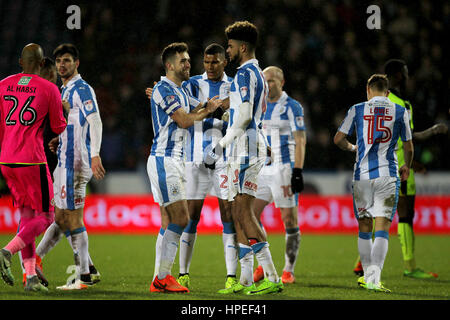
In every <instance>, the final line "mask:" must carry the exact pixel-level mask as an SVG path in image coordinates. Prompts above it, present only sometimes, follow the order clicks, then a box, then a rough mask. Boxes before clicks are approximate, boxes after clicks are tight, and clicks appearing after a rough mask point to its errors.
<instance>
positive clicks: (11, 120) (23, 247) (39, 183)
mask: <svg viewBox="0 0 450 320" xmlns="http://www.w3.org/2000/svg"><path fill="white" fill-rule="evenodd" d="M43 61H44V55H43V51H42V48H41V47H40V46H39V45H37V44H33V43H32V44H28V45H26V46H25V47H24V48H23V50H22V54H21V57H20V60H19V63H20V65H21V67H22V68H23V72H22V73H18V74H15V75H11V76H9V77H7V78H5V79H3V80H2V81H0V141H1V147H0V167H1V171H2V174H3V176H4V177H5V180H6V183H7V185H8V187H9V189H10V191H11V195H12V198H13V202H14V206H15V207H16V208H19V210H20V221H21V223H20V229H19V232H18V233H17V235H16V236H15V237H14V238H13V239H12V240H11V241H10V242H9V243H8V244H7V245H6V246H5V247H4V248H3V249H1V250H0V273H1V275H2V278H3V280H4V281H5V282H6V283H7V284H9V285H14V276H13V275H12V272H11V258H12V256H13V255H14V254H16V253H17V252H19V251H21V253H22V259H23V263H24V266H25V269H26V273H27V283H26V285H25V290H26V291H47V290H48V289H47V288H46V287H44V286H43V285H42V284H41V283H40V282H39V279H38V277H37V275H36V272H35V264H36V255H35V249H36V245H35V239H36V237H37V236H39V235H40V234H41V233H42V232H43V231H45V229H46V228H47V227H48V226H49V225H50V224H51V223H52V222H53V220H54V211H55V210H54V206H53V185H52V178H51V175H50V172H49V169H48V165H47V159H46V156H45V152H44V146H43V132H44V127H45V123H46V121H49V123H50V127H51V129H52V131H53V132H54V133H56V134H60V133H61V132H63V131H64V129H65V128H66V125H67V123H66V120H65V118H64V115H63V108H62V102H61V96H60V93H59V90H58V88H57V87H56V85H55V84H53V83H51V82H49V81H47V80H45V79H43V78H41V77H40V76H39V73H40V68H41V66H42V65H43Z"/></svg>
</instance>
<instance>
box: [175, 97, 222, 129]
mask: <svg viewBox="0 0 450 320" xmlns="http://www.w3.org/2000/svg"><path fill="white" fill-rule="evenodd" d="M221 104H222V100H219V99H217V97H214V98H212V99H209V100H208V102H207V103H206V104H200V105H199V106H197V107H196V108H195V109H194V110H196V109H197V108H198V109H197V110H196V112H190V113H187V112H186V111H184V109H183V108H178V109H177V110H176V111H175V112H174V113H173V114H172V116H171V118H172V120H173V121H175V122H176V123H177V125H178V126H179V127H180V128H183V129H186V128H189V127H191V126H193V125H194V122H195V121H202V120H203V119H205V118H206V117H207V116H208V115H209V114H210V113H212V112H214V111H215V110H216V109H217V108H218V107H220V106H221Z"/></svg>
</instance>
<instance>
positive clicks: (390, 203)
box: [0, 21, 414, 295]
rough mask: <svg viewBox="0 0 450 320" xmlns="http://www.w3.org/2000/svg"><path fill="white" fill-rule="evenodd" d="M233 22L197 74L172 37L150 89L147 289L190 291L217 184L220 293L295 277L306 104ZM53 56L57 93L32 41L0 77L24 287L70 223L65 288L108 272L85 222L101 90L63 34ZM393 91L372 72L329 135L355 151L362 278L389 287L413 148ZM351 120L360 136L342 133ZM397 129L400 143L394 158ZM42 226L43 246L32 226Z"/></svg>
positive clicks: (244, 24)
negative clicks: (273, 232)
mask: <svg viewBox="0 0 450 320" xmlns="http://www.w3.org/2000/svg"><path fill="white" fill-rule="evenodd" d="M225 35H226V37H227V48H226V49H225V48H224V47H222V46H221V45H219V44H217V43H212V44H210V45H208V46H207V47H206V48H205V50H204V53H203V66H204V73H202V74H200V75H195V76H192V77H191V75H190V69H191V64H190V56H189V48H188V46H187V44H185V43H183V42H176V43H172V44H169V45H168V46H167V47H165V48H164V50H163V51H162V54H161V59H162V64H163V66H164V69H165V75H164V76H162V77H161V79H160V81H159V82H157V83H155V85H154V86H153V88H147V90H146V94H147V96H148V98H149V99H150V101H151V103H150V104H151V106H150V108H151V110H150V111H151V112H150V116H151V121H152V126H153V132H154V138H153V142H152V145H151V149H150V155H149V157H148V161H147V172H148V178H149V180H150V183H151V191H152V194H153V197H154V200H155V201H156V202H157V203H158V204H159V205H160V211H161V228H160V231H159V233H158V236H157V241H156V248H155V257H156V258H155V266H154V275H153V280H152V282H151V284H150V292H154V293H160V292H162V293H171V292H178V293H187V292H189V288H190V286H191V280H192V281H195V279H191V278H190V275H189V268H190V264H191V260H192V255H193V251H194V245H195V241H196V238H197V225H198V223H199V220H200V218H201V211H202V207H203V201H204V199H205V198H206V196H207V195H212V196H214V197H217V199H218V202H219V208H220V215H221V220H222V224H223V232H222V240H223V248H224V258H225V266H226V275H225V283H224V287H223V288H218V291H217V292H218V293H220V294H224V295H226V294H246V295H262V294H270V293H278V292H281V291H282V290H283V289H284V288H285V286H287V285H289V284H291V283H294V282H295V275H294V269H295V265H296V262H297V256H298V252H299V248H300V242H301V235H300V230H299V226H298V221H297V213H298V208H297V205H298V195H299V193H300V192H302V191H303V189H304V182H303V166H304V160H305V150H306V126H305V120H304V113H303V107H302V106H301V104H300V103H299V102H298V101H296V100H295V99H293V98H291V97H290V96H289V95H288V94H287V93H286V92H285V91H283V86H284V73H283V70H282V69H281V68H279V67H277V66H268V67H266V68H264V69H263V70H262V69H261V68H260V66H259V63H258V60H257V59H256V56H255V51H256V47H257V39H258V29H257V28H256V26H255V25H253V24H252V23H250V22H248V21H238V22H235V23H233V24H231V25H229V26H228V27H227V28H226V29H225ZM53 55H54V58H55V61H56V71H57V73H58V74H59V75H60V77H61V79H62V82H63V86H62V92H61V93H60V92H59V90H58V88H57V87H56V86H55V85H54V84H53V83H51V82H56V76H54V77H52V79H54V80H51V79H50V77H47V79H48V80H45V79H43V77H44V74H46V73H44V69H43V61H44V59H43V58H44V57H43V53H42V49H41V48H40V47H39V46H38V45H35V44H30V45H28V46H26V47H25V48H24V50H23V52H22V56H21V60H20V61H21V66H22V68H23V73H20V74H17V75H13V76H10V77H8V78H6V79H4V80H2V81H1V82H0V112H1V119H2V121H1V124H0V141H1V150H0V152H1V155H0V165H1V169H2V174H3V175H4V177H5V179H6V181H7V184H8V187H9V189H10V191H11V194H12V197H13V200H14V205H15V206H16V207H18V208H20V212H21V220H20V226H19V230H18V233H17V235H16V236H15V237H14V238H13V239H12V240H11V242H10V243H8V244H7V245H6V246H5V247H4V248H3V249H1V250H0V272H1V275H2V278H3V279H4V281H5V282H6V283H7V284H9V285H13V284H14V277H13V275H12V273H11V257H12V255H14V254H15V253H20V256H21V264H22V266H23V273H24V280H23V283H24V286H25V290H27V291H46V290H48V289H47V285H48V281H47V280H46V279H45V276H44V273H43V271H42V259H43V258H44V256H45V255H46V254H47V253H48V252H49V251H50V250H51V249H52V248H53V247H54V246H55V245H56V244H57V243H58V242H59V241H60V239H61V238H62V235H63V234H64V235H65V236H66V238H67V239H68V241H69V243H70V245H71V247H72V249H73V253H74V259H75V263H76V265H77V267H78V277H77V278H76V279H75V280H74V281H72V282H70V283H66V284H65V285H62V286H60V287H57V288H58V289H61V290H80V289H86V288H89V287H90V286H92V285H94V284H95V283H97V282H98V281H100V273H99V271H98V270H97V269H96V268H95V266H94V263H93V261H92V259H91V257H90V255H89V248H88V247H89V246H88V236H87V232H86V228H85V226H84V223H83V207H84V199H85V196H86V185H87V183H88V182H89V181H90V179H91V178H92V176H94V177H95V178H96V179H102V178H103V177H104V175H105V169H104V168H103V166H102V163H101V158H100V156H99V153H100V147H101V136H102V122H101V118H100V112H99V107H98V105H97V101H96V97H95V92H94V90H93V89H92V88H91V87H90V86H89V85H88V84H87V83H86V82H85V81H84V80H83V79H82V78H81V76H80V74H78V71H77V68H78V66H79V59H78V57H79V53H78V50H77V49H76V48H75V46H73V45H70V44H63V45H61V46H59V47H57V48H56V49H55V51H54V52H53ZM228 62H233V63H236V64H237V65H238V66H239V67H238V68H237V71H236V75H235V76H234V78H231V77H229V76H227V75H226V73H225V71H224V70H225V67H226V66H227V63H228ZM24 88H28V89H24ZM388 95H389V80H388V78H387V77H386V76H385V75H379V74H375V75H373V76H372V77H370V78H369V80H368V82H367V99H368V101H367V102H364V103H360V104H356V105H354V106H352V107H351V108H350V109H349V110H348V113H347V116H346V117H345V119H344V120H343V122H342V125H341V126H340V127H339V129H338V132H337V133H336V135H335V137H334V142H335V143H336V145H337V146H338V147H339V148H341V149H343V150H347V151H351V152H355V153H356V162H355V167H354V175H353V197H354V212H355V217H356V219H357V220H358V223H359V235H358V250H359V254H360V259H361V265H362V269H363V272H362V273H363V276H362V277H361V278H359V279H358V283H359V285H360V286H361V287H363V288H366V289H368V290H375V291H383V292H389V291H390V290H389V289H387V288H385V287H384V286H383V283H382V282H381V271H382V268H383V264H384V260H385V257H386V254H387V248H388V239H389V227H390V224H391V222H392V219H393V216H394V214H395V212H396V210H397V203H398V198H399V194H400V192H401V191H400V185H401V182H402V183H403V182H406V181H407V180H408V178H409V175H410V168H411V165H412V159H413V154H414V153H413V152H414V151H413V149H414V148H413V144H412V137H413V135H412V133H411V128H410V115H409V113H408V110H407V108H405V107H404V106H401V105H399V104H398V103H394V102H392V101H391V100H390V98H388ZM19 110H20V111H19ZM47 118H48V119H49V125H50V128H51V130H52V131H53V132H54V134H55V135H57V137H56V138H53V139H51V140H50V141H48V146H49V148H50V150H51V151H53V152H55V153H56V155H57V163H56V166H55V168H52V170H51V171H52V172H53V175H51V174H50V170H49V166H48V164H47V163H48V162H50V161H48V162H47V159H46V156H45V151H44V145H46V144H47V142H46V143H44V138H43V128H44V124H45V121H46V119H47ZM353 132H355V133H356V144H352V143H350V142H349V141H348V140H347V136H350V135H352V133H353ZM398 141H401V142H402V144H401V149H402V152H403V153H402V154H403V155H404V156H403V158H402V159H401V164H400V165H399V161H398V160H397V150H398V149H399V145H400V144H398ZM403 192H404V193H406V191H403ZM272 202H273V203H274V204H275V206H276V207H277V208H279V209H280V212H281V217H282V220H283V223H284V227H285V231H286V236H285V265H284V267H283V269H282V272H281V276H280V275H279V273H278V272H277V270H276V268H275V266H274V262H273V260H272V256H271V252H270V249H269V243H268V241H267V235H266V233H265V230H264V226H263V225H262V223H261V219H260V218H261V214H262V212H263V210H264V208H265V206H267V205H268V204H270V203H272ZM44 231H45V234H44V237H43V238H42V241H41V242H40V243H39V245H38V247H37V248H35V239H36V237H37V236H39V235H40V234H41V233H43V232H44ZM373 234H374V240H372V237H373ZM178 250H179V276H178V278H175V277H174V276H173V275H172V268H173V264H174V261H175V257H176V255H177V252H178ZM255 258H256V262H257V266H256V267H255V265H254V260H255ZM238 265H240V274H239V279H238V277H237V274H238Z"/></svg>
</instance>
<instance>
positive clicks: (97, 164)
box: [91, 156, 106, 180]
mask: <svg viewBox="0 0 450 320" xmlns="http://www.w3.org/2000/svg"><path fill="white" fill-rule="evenodd" d="M91 169H92V174H93V175H94V178H95V179H97V180H101V179H103V178H104V177H105V173H106V171H105V168H103V165H102V159H101V158H100V156H96V157H92V158H91Z"/></svg>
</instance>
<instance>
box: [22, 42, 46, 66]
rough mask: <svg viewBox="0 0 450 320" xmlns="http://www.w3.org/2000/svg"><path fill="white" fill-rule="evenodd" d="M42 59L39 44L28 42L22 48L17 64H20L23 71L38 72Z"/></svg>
mask: <svg viewBox="0 0 450 320" xmlns="http://www.w3.org/2000/svg"><path fill="white" fill-rule="evenodd" d="M43 61H44V51H43V50H42V48H41V46H40V45H38V44H36V43H29V44H27V45H26V46H25V47H24V48H23V49H22V53H21V55H20V59H19V64H20V65H21V66H22V68H23V71H24V73H39V70H40V67H41V66H42V64H43ZM36 71H37V72H36Z"/></svg>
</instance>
